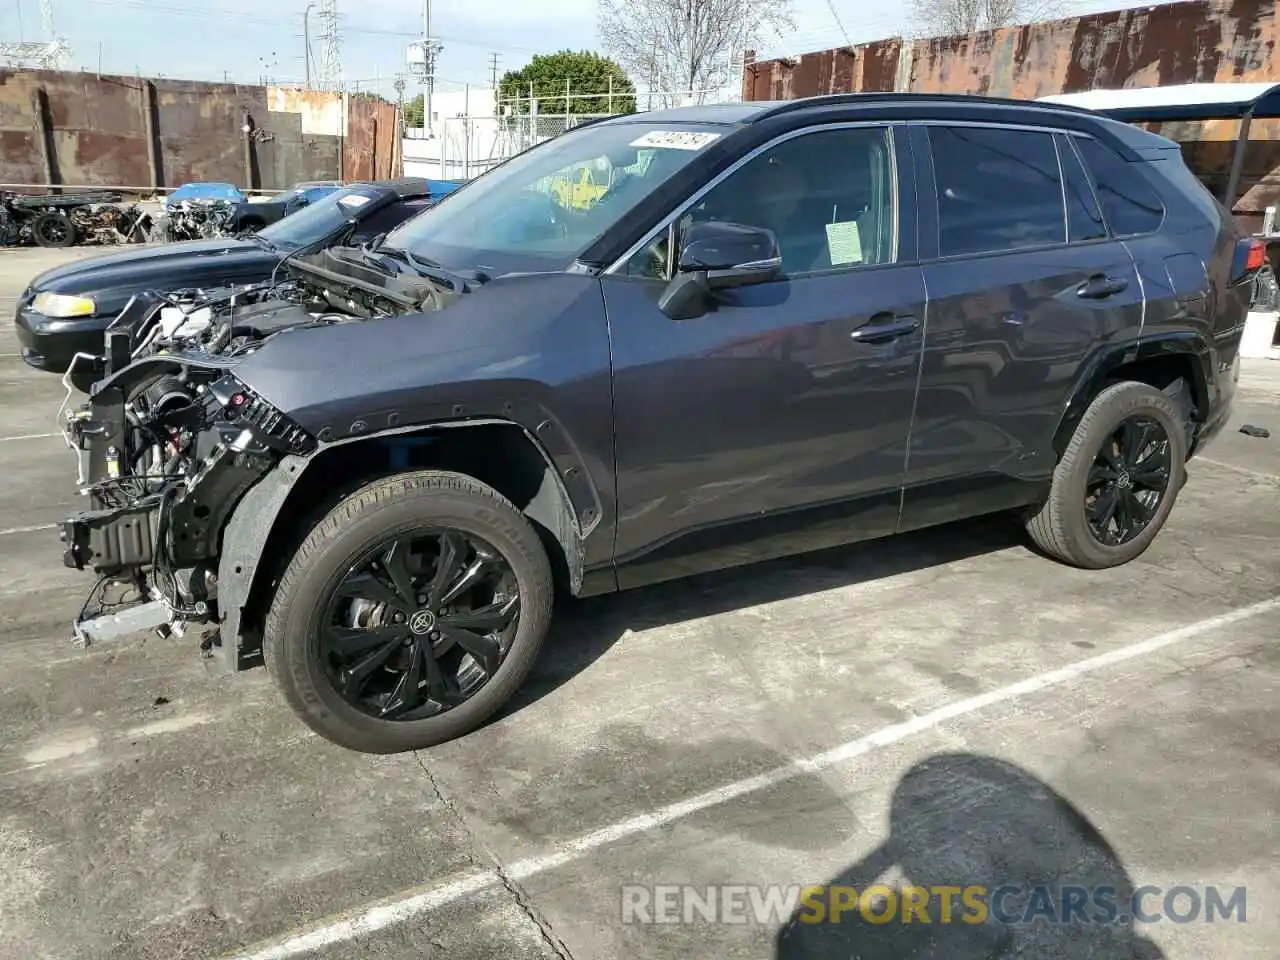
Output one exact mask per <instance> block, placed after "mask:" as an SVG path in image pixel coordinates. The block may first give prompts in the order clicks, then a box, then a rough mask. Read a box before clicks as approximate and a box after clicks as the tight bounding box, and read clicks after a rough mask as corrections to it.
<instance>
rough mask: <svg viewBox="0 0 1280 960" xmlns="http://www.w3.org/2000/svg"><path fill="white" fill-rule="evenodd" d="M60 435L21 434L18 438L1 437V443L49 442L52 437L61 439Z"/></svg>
mask: <svg viewBox="0 0 1280 960" xmlns="http://www.w3.org/2000/svg"><path fill="white" fill-rule="evenodd" d="M60 436H62V434H60V433H20V434H18V435H17V436H16V437H0V443H6V442H8V441H10V440H48V439H49V438H50V437H60Z"/></svg>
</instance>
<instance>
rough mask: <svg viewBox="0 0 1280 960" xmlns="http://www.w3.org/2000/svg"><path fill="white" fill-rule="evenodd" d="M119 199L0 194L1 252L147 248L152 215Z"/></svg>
mask: <svg viewBox="0 0 1280 960" xmlns="http://www.w3.org/2000/svg"><path fill="white" fill-rule="evenodd" d="M120 199H121V197H120V194H118V193H71V194H47V195H39V196H31V195H26V194H19V193H12V192H3V193H0V246H24V245H30V244H35V245H37V246H41V247H70V246H74V245H75V244H77V243H85V244H96V245H110V244H119V243H143V242H145V241H146V240H147V238H148V237H149V236H150V233H151V215H150V214H149V213H147V212H146V211H144V210H142V209H141V208H139V207H138V206H137V204H130V205H129V206H123V207H122V206H119V205H118V204H119V202H120Z"/></svg>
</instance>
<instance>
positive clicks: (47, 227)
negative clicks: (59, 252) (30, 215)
mask: <svg viewBox="0 0 1280 960" xmlns="http://www.w3.org/2000/svg"><path fill="white" fill-rule="evenodd" d="M31 235H32V236H33V237H34V238H35V241H36V243H37V244H38V245H39V246H42V247H69V246H71V245H72V244H73V243H75V240H76V228H75V224H73V223H72V222H71V220H70V218H68V217H67V216H66V215H65V214H62V213H43V214H41V215H40V216H39V217H37V218H36V221H35V223H33V224H32V225H31Z"/></svg>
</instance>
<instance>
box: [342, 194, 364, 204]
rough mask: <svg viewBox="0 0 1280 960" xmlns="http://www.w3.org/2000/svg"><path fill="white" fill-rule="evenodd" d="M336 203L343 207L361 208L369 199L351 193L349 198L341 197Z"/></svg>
mask: <svg viewBox="0 0 1280 960" xmlns="http://www.w3.org/2000/svg"><path fill="white" fill-rule="evenodd" d="M338 202H339V203H340V204H342V205H343V206H344V207H363V206H364V205H365V204H366V203H368V202H369V198H368V197H362V196H361V195H360V194H358V193H353V194H351V195H350V196H347V197H343V198H342V199H341V200H339V201H338Z"/></svg>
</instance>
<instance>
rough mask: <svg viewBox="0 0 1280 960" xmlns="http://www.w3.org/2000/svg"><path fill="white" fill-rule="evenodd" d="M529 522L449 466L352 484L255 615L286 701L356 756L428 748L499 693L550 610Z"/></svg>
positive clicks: (515, 683) (516, 676)
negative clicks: (261, 614) (264, 609)
mask: <svg viewBox="0 0 1280 960" xmlns="http://www.w3.org/2000/svg"><path fill="white" fill-rule="evenodd" d="M552 596H553V591H552V574H551V565H550V563H549V561H548V559H547V554H546V551H545V549H544V548H543V546H542V542H541V540H540V539H539V537H538V534H537V533H536V532H535V530H534V529H533V527H532V526H531V525H530V523H529V521H528V520H527V519H526V518H525V517H524V516H523V515H522V514H521V513H520V512H519V511H518V510H517V509H516V508H515V506H514V505H512V504H511V503H510V501H508V500H507V499H506V498H505V497H503V496H502V495H501V494H499V493H498V492H497V491H496V490H494V489H492V488H491V487H488V486H486V485H484V484H482V483H480V482H479V481H477V480H475V479H473V478H471V477H467V476H464V475H462V474H457V473H448V472H443V471H424V472H418V473H407V474H400V475H397V476H395V477H391V478H388V479H385V480H381V481H378V482H376V483H373V484H370V485H369V486H366V487H363V488H362V489H360V490H359V491H357V492H356V493H353V494H351V495H350V496H348V497H347V498H345V499H344V500H342V501H341V502H340V503H338V505H337V506H335V507H334V508H333V509H332V510H331V511H330V512H329V513H328V515H327V516H325V518H324V519H323V520H321V521H320V522H319V523H318V524H316V526H315V527H314V528H313V529H312V530H311V531H310V533H309V534H308V535H307V537H306V539H305V540H304V541H303V543H302V545H301V546H300V547H299V548H298V550H297V552H296V553H295V554H294V556H293V559H292V561H291V562H290V564H289V566H288V569H287V570H286V571H285V574H284V576H283V577H282V578H281V581H280V585H279V588H278V590H277V591H276V595H275V598H274V600H273V602H272V605H271V609H270V611H269V613H268V615H267V620H266V625H265V631H264V638H263V649H264V655H265V659H266V661H267V666H268V668H269V670H270V671H271V674H272V676H273V678H274V679H275V682H276V683H277V685H278V686H279V687H280V689H281V691H282V692H283V694H284V696H285V699H286V700H287V701H288V703H289V705H290V706H291V707H292V708H293V710H294V712H295V713H297V714H298V716H299V717H300V718H301V719H302V720H303V722H304V723H306V724H307V725H308V726H309V727H311V729H312V730H314V731H315V732H316V733H318V734H320V736H322V737H324V738H326V739H327V740H330V741H332V742H333V743H336V744H339V745H341V746H344V747H347V748H349V749H352V750H358V751H361V752H364V753H394V752H399V751H403V750H415V749H420V748H424V747H429V746H433V745H435V744H438V743H442V742H444V741H446V740H452V739H454V738H456V737H459V736H462V735H463V734H465V733H468V732H470V731H471V730H473V729H475V728H476V727H478V726H479V725H480V724H482V723H483V722H484V721H485V720H487V719H488V718H489V717H490V716H492V715H493V714H494V713H495V712H496V711H497V710H498V709H500V708H501V707H502V706H503V704H505V703H506V702H507V700H509V699H510V697H511V696H512V694H513V693H515V691H516V689H517V688H518V687H519V686H520V684H521V683H522V682H523V680H524V678H525V677H526V676H527V674H528V672H529V670H530V668H531V667H532V666H533V663H534V661H535V659H536V658H537V654H538V650H539V648H540V647H541V645H542V641H543V638H544V636H545V635H546V632H547V628H548V626H549V624H550V621H551V606H552Z"/></svg>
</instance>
